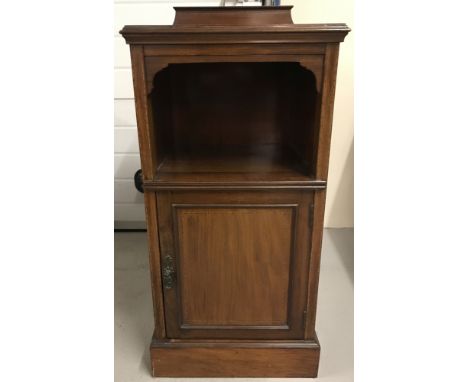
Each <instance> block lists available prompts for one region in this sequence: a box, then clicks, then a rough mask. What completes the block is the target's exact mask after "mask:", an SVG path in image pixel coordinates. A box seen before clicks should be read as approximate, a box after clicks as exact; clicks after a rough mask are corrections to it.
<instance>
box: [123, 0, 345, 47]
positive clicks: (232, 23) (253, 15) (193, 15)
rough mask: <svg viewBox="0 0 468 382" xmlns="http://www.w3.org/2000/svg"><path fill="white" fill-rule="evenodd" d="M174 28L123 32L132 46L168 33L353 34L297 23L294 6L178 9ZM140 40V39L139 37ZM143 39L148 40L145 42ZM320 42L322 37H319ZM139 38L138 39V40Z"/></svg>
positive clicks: (337, 37)
mask: <svg viewBox="0 0 468 382" xmlns="http://www.w3.org/2000/svg"><path fill="white" fill-rule="evenodd" d="M174 9H175V11H176V15H175V19H174V24H173V25H126V26H125V27H124V28H123V29H122V30H121V31H120V33H121V34H122V35H123V36H124V38H125V39H126V40H127V42H128V43H137V42H138V43H141V42H143V41H144V42H150V41H149V40H148V38H149V39H151V36H154V37H157V36H161V35H167V34H174V35H180V34H187V33H188V34H193V35H194V36H196V35H200V34H214V35H216V34H221V33H222V34H230V35H233V36H235V35H239V34H243V33H272V34H274V35H275V36H278V35H280V34H282V33H283V34H284V33H287V34H290V33H293V34H301V33H306V34H314V35H315V36H323V38H324V39H325V40H327V41H336V42H340V41H343V39H344V37H345V36H346V34H347V33H348V32H349V31H350V29H349V27H348V26H347V25H346V24H342V23H330V24H294V23H293V22H292V18H291V9H292V6H282V7H174ZM139 37H140V38H139ZM141 37H143V38H144V40H141ZM317 38H318V39H320V37H317ZM135 39H136V40H135Z"/></svg>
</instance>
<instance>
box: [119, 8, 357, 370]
mask: <svg viewBox="0 0 468 382" xmlns="http://www.w3.org/2000/svg"><path fill="white" fill-rule="evenodd" d="M290 12H291V7H280V8H265V7H261V8H251V7H245V8H240V7H237V8H236V7H223V8H218V7H216V8H213V7H207V8H193V7H192V8H185V9H181V8H177V9H176V22H175V25H172V26H157V25H155V26H125V27H124V28H123V29H122V31H121V34H122V35H123V36H124V38H125V39H126V42H127V43H129V44H130V49H131V59H132V73H133V82H134V93H135V106H136V117H137V124H138V139H139V147H140V157H141V166H142V170H143V175H144V188H145V205H146V219H147V222H148V238H149V242H148V243H149V250H150V265H151V281H152V293H153V303H154V318H155V331H154V336H153V342H152V345H151V360H152V371H153V375H154V376H167V377H315V376H317V370H318V362H319V355H320V345H319V343H318V339H317V336H316V333H315V316H316V306H317V289H318V282H319V268H320V252H321V242H322V234H323V217H324V209H325V200H326V184H327V183H326V182H327V176H328V160H329V154H330V140H331V131H332V121H333V104H334V95H335V84H336V70H337V63H338V49H339V43H340V42H341V41H343V40H344V38H345V36H346V34H347V33H348V32H349V31H350V29H349V28H348V27H347V26H346V25H345V24H312V25H309V24H304V25H294V24H292V22H291V17H290ZM135 170H136V169H135ZM136 314H137V312H136Z"/></svg>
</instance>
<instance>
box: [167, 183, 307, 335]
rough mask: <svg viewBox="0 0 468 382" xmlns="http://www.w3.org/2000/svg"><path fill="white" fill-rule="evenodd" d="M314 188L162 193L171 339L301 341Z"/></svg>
mask: <svg viewBox="0 0 468 382" xmlns="http://www.w3.org/2000/svg"><path fill="white" fill-rule="evenodd" d="M311 203H312V192H303V191H294V192H289V191H286V192H285V191H281V192H262V191H260V192H258V191H257V192H222V191H221V192H209V191H208V192H190V193H189V192H170V191H164V192H159V193H158V224H159V235H160V236H159V237H160V246H161V257H162V259H161V264H162V278H163V288H164V305H165V316H166V333H167V336H168V337H169V338H233V339H235V338H244V339H245V338H252V339H256V338H262V339H292V338H301V337H302V336H303V333H304V315H305V311H304V310H305V306H306V297H307V296H306V290H307V281H308V280H307V275H308V265H309V252H310V227H309V216H308V215H309V213H310V206H311Z"/></svg>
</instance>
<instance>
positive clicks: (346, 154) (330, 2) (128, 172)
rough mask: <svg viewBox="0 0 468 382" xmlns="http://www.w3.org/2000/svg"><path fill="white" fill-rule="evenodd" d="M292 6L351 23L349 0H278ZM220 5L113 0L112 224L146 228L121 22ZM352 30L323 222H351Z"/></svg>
mask: <svg viewBox="0 0 468 382" xmlns="http://www.w3.org/2000/svg"><path fill="white" fill-rule="evenodd" d="M282 4H283V5H288V4H290V5H294V8H293V20H294V22H295V23H324V22H345V23H347V24H348V25H349V26H350V27H351V28H352V27H353V1H346V0H289V1H288V0H283V1H282ZM176 5H179V6H184V5H185V6H189V5H199V6H203V5H219V1H218V0H215V1H213V0H211V1H187V0H175V1H165V0H115V11H114V17H115V25H114V54H115V58H114V77H115V88H114V106H115V107H114V139H115V143H114V152H115V153H114V182H115V187H114V190H115V196H114V198H115V199H114V203H115V204H114V205H115V208H114V209H115V216H114V219H115V221H116V227H118V228H138V227H142V228H143V227H145V224H144V220H145V216H144V206H143V197H142V196H143V195H142V194H140V193H139V192H138V191H136V190H135V187H134V186H133V174H134V173H135V171H136V170H137V169H139V168H140V160H139V156H138V141H137V132H136V119H135V107H134V100H133V85H132V77H131V70H130V53H129V48H128V46H127V45H126V44H125V41H124V39H123V38H122V37H121V36H120V35H119V34H118V32H119V30H120V29H121V28H122V27H123V26H124V25H125V24H172V22H173V19H174V10H173V9H172V7H173V6H176ZM353 136H354V135H353V32H351V33H350V34H349V35H348V37H347V38H346V40H345V42H344V43H343V44H342V45H341V49H340V60H339V67H338V80H337V88H336V101H335V113H334V124H333V136H332V145H331V154H330V172H329V185H328V194H327V195H328V196H327V207H326V210H325V225H326V226H327V227H352V226H353V158H354V155H353V142H354V141H353Z"/></svg>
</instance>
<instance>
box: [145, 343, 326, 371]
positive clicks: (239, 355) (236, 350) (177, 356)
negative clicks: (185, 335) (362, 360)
mask: <svg viewBox="0 0 468 382" xmlns="http://www.w3.org/2000/svg"><path fill="white" fill-rule="evenodd" d="M319 357H320V347H319V346H318V344H316V343H306V342H297V343H285V344H283V345H281V344H269V343H268V342H267V341H264V342H263V343H257V344H247V346H246V345H243V344H241V343H236V344H233V343H221V342H219V343H211V344H206V343H201V344H200V343H199V344H197V343H187V344H185V346H182V347H181V346H178V345H177V344H176V345H173V344H161V345H158V344H156V343H153V345H152V347H151V365H152V373H153V376H154V377H205V378H208V377H294V378H308V377H309V378H310V377H312V378H313V377H316V376H317V371H318V362H319Z"/></svg>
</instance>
